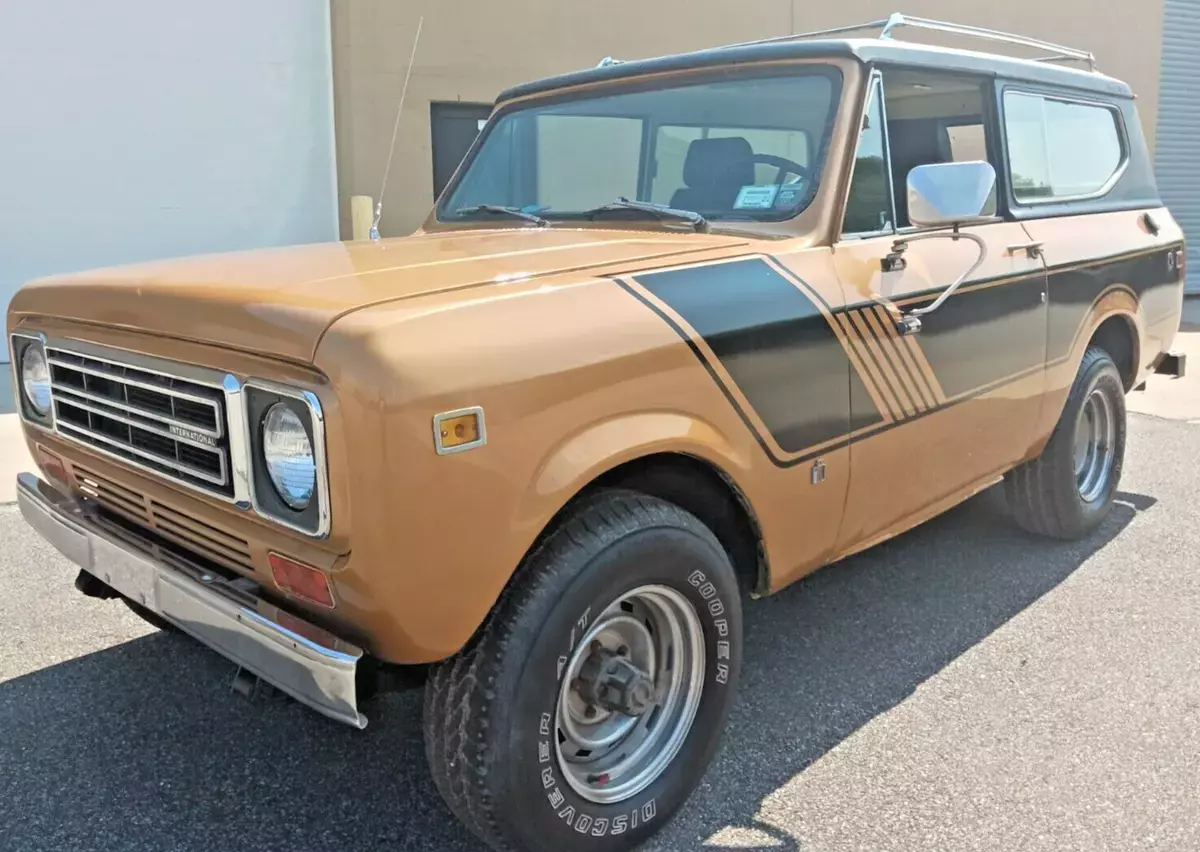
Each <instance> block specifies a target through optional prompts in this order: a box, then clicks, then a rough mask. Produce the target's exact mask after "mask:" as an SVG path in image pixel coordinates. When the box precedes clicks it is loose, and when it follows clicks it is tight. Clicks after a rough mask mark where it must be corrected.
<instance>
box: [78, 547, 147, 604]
mask: <svg viewBox="0 0 1200 852" xmlns="http://www.w3.org/2000/svg"><path fill="white" fill-rule="evenodd" d="M91 573H92V574H94V575H95V576H97V577H99V578H100V579H101V580H103V581H104V582H106V583H108V585H110V586H112V587H113V588H114V589H116V590H117V591H118V592H120V593H121V594H122V595H124V596H125V597H127V598H129V599H130V600H131V601H133V602H135V603H140V604H142V605H143V606H148V607H150V608H151V609H154V610H157V609H158V583H157V573H156V572H155V570H154V566H152V565H151V564H150V563H149V562H148V561H146V560H144V559H139V558H137V557H136V556H132V555H131V554H130V553H129V552H128V551H125V550H121V549H120V548H119V547H117V546H116V545H113V544H110V543H109V542H107V541H105V540H104V539H102V538H99V537H97V538H94V539H93V540H92V569H91Z"/></svg>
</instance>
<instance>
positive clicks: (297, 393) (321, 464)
mask: <svg viewBox="0 0 1200 852" xmlns="http://www.w3.org/2000/svg"><path fill="white" fill-rule="evenodd" d="M254 388H257V389H259V390H262V391H265V392H267V393H273V394H278V395H279V396H286V397H288V398H289V399H295V400H299V401H300V402H303V403H304V404H305V406H307V407H308V413H309V417H310V418H311V420H312V430H313V462H314V463H315V464H316V467H317V488H316V491H317V494H316V496H317V528H316V529H315V530H311V529H307V528H306V527H302V526H300V525H299V524H295V523H292V522H291V521H289V520H288V519H287V518H285V517H280V516H279V515H276V514H273V513H271V512H269V511H267V509H266V508H265V507H264V506H263V505H262V503H261V502H260V501H259V498H258V487H257V486H256V485H255V484H254V474H253V471H251V472H250V475H249V477H248V482H249V487H250V504H251V505H252V506H253V507H254V511H255V512H257V513H258V514H259V515H261V516H262V517H264V518H266V519H267V520H269V521H272V522H274V523H277V524H280V525H282V526H285V527H287V528H288V529H292V530H296V531H297V532H302V533H304V534H305V535H308V536H312V537H313V538H324V537H325V536H327V535H329V527H330V512H329V468H328V467H327V465H326V461H325V411H324V410H323V409H322V408H321V400H319V399H318V398H317V395H316V394H315V393H313V392H312V391H306V390H300V389H298V388H293V387H289V386H288V385H281V384H277V383H275V382H269V381H267V380H265V379H247V380H246V382H245V383H244V384H243V385H242V397H243V400H242V401H243V405H242V414H243V421H244V427H245V428H244V440H245V444H246V450H247V453H249V449H250V447H252V446H253V445H254V442H253V440H252V438H251V436H250V430H251V429H252V428H255V425H254V424H252V423H250V422H249V418H248V417H246V416H245V412H246V410H247V405H248V402H249V400H248V399H246V391H249V390H252V389H254Z"/></svg>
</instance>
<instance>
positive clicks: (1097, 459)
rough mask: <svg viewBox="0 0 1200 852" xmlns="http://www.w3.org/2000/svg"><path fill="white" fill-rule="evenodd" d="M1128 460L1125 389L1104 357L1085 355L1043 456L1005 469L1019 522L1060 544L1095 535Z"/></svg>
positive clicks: (1098, 352)
mask: <svg viewBox="0 0 1200 852" xmlns="http://www.w3.org/2000/svg"><path fill="white" fill-rule="evenodd" d="M1124 462H1125V386H1124V384H1123V383H1122V381H1121V374H1120V372H1119V371H1118V370H1117V366H1116V364H1115V363H1113V360H1112V358H1111V357H1110V356H1109V354H1108V353H1107V352H1106V351H1104V350H1103V349H1100V348H1098V347H1092V348H1090V349H1088V350H1087V352H1086V353H1085V354H1084V356H1083V362H1082V363H1081V364H1080V365H1079V372H1078V374H1077V375H1076V377H1075V383H1074V384H1073V385H1072V386H1071V392H1070V394H1069V395H1068V397H1067V402H1066V405H1065V406H1064V407H1063V412H1062V415H1061V416H1060V417H1059V420H1058V424H1057V425H1056V426H1055V427H1054V433H1053V434H1052V435H1051V436H1050V441H1049V442H1048V443H1047V444H1046V447H1045V449H1043V450H1042V454H1041V455H1040V456H1038V457H1037V458H1036V459H1033V460H1032V461H1029V462H1026V463H1025V464H1023V465H1021V466H1020V467H1017V468H1015V469H1014V470H1012V471H1010V472H1009V473H1008V475H1007V476H1005V479H1004V490H1005V494H1006V496H1007V498H1008V504H1009V507H1010V508H1011V509H1012V513H1013V517H1014V519H1015V520H1016V522H1017V524H1018V525H1020V526H1021V527H1022V528H1024V529H1025V530H1027V531H1029V532H1032V533H1036V534H1038V535H1044V536H1048V537H1051V538H1059V539H1068V540H1070V539H1078V538H1082V537H1083V536H1085V535H1087V534H1088V533H1090V532H1092V531H1093V530H1094V529H1096V527H1098V526H1100V524H1101V523H1102V522H1103V521H1104V519H1105V518H1106V517H1107V516H1108V513H1109V511H1110V510H1111V509H1112V504H1113V497H1114V496H1115V495H1116V493H1117V486H1118V485H1119V484H1120V481H1121V469H1122V467H1123V465H1124Z"/></svg>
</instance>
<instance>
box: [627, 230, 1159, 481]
mask: <svg viewBox="0 0 1200 852" xmlns="http://www.w3.org/2000/svg"><path fill="white" fill-rule="evenodd" d="M1176 248H1177V246H1175V245H1172V246H1166V247H1159V248H1156V249H1155V250H1153V251H1142V252H1138V253H1128V252H1127V253H1123V254H1120V255H1114V256H1113V257H1111V258H1102V259H1097V260H1095V261H1091V262H1089V263H1086V264H1074V265H1069V266H1068V265H1064V266H1061V267H1057V268H1055V267H1052V268H1051V269H1050V270H1048V280H1047V289H1048V291H1049V300H1048V302H1049V304H1048V305H1046V306H1045V313H1042V298H1041V292H1042V287H1043V280H1042V278H1041V276H1040V275H1037V274H1034V275H1030V274H1028V273H1023V274H1022V275H1018V276H1013V278H1012V279H1011V280H1008V279H986V280H980V281H973V282H971V283H969V284H967V285H966V286H965V287H963V288H962V290H960V291H959V293H958V294H957V295H956V296H955V298H953V299H951V300H949V301H948V302H947V303H946V304H945V305H943V306H942V308H941V309H939V310H938V311H937V312H935V313H933V314H930V315H928V316H927V317H926V318H925V323H924V326H925V327H924V328H923V330H922V331H921V333H920V334H919V335H918V336H917V338H916V339H914V338H912V337H900V336H899V335H898V334H896V333H895V332H894V330H893V327H892V326H891V324H890V323H891V318H890V316H889V314H888V309H885V308H884V307H883V306H882V305H880V304H878V303H875V302H866V303H860V304H855V305H850V306H847V307H844V308H839V309H831V308H830V307H829V305H828V304H827V303H826V302H825V301H824V299H822V298H821V296H820V294H819V293H818V292H816V291H815V290H812V288H810V287H809V286H808V285H807V284H805V283H804V282H803V281H801V280H800V279H798V278H795V276H793V275H792V274H791V273H790V272H785V270H784V268H783V267H782V266H780V265H779V264H778V262H777V261H775V259H774V258H771V257H765V258H764V257H748V258H743V259H738V260H734V261H722V262H717V263H713V264H709V265H706V266H695V267H685V268H676V269H666V270H661V271H650V272H644V273H639V274H637V275H635V276H633V277H632V279H631V280H632V282H633V283H634V284H635V285H636V286H631V285H630V283H628V282H627V281H624V280H621V279H619V278H616V279H614V281H615V283H617V284H618V285H619V286H621V287H622V288H623V289H624V290H625V291H626V292H628V293H629V294H630V295H632V296H633V297H634V298H636V299H637V300H638V301H639V302H641V303H642V304H644V305H645V306H646V307H648V308H649V309H650V310H651V311H653V312H654V313H655V314H656V315H657V316H659V317H660V318H661V319H662V320H663V321H664V322H666V323H667V324H668V325H669V326H670V327H671V329H672V330H673V331H674V332H675V333H676V334H677V335H679V337H680V338H682V339H683V341H684V342H685V343H687V345H688V347H689V348H690V349H691V351H692V353H693V354H694V355H695V356H696V358H697V359H698V360H699V361H700V363H701V364H702V365H703V366H704V368H705V370H706V371H707V373H708V375H709V376H710V377H711V378H712V379H713V381H714V382H715V383H716V384H717V386H718V387H719V388H720V390H721V392H722V393H723V395H724V396H725V398H726V399H727V400H728V401H729V403H730V405H732V406H733V408H734V409H735V411H736V412H737V413H738V415H739V417H740V419H741V420H742V422H743V423H744V424H745V425H746V427H747V428H748V429H749V430H750V432H751V434H752V435H754V437H755V439H756V441H757V442H758V444H759V445H760V446H761V447H762V449H763V451H764V452H765V453H766V454H767V456H768V457H769V458H770V459H771V460H772V461H773V462H774V463H775V464H776V465H778V466H781V467H790V466H792V465H796V464H800V463H802V462H805V461H809V460H811V459H813V458H816V457H817V456H819V455H821V454H822V453H827V452H830V451H832V450H835V449H839V448H841V447H845V446H847V445H848V444H849V443H850V442H851V435H853V436H854V438H853V440H862V439H864V438H866V437H869V436H871V435H876V434H879V433H881V432H884V431H886V430H889V429H892V428H895V427H896V426H900V425H903V424H906V423H910V422H912V421H913V420H916V419H920V418H922V417H925V416H927V415H929V414H933V413H935V412H938V411H942V410H944V409H946V408H948V407H950V406H952V405H955V404H957V403H960V402H966V401H968V400H970V399H974V398H975V397H978V396H981V395H983V394H986V393H988V392H990V391H993V390H996V389H998V388H1000V387H1002V386H1004V385H1006V384H1010V383H1012V382H1015V381H1018V380H1020V379H1022V378H1025V377H1027V376H1030V375H1032V374H1034V373H1036V372H1038V371H1039V370H1041V369H1043V366H1042V365H1043V364H1045V363H1050V364H1053V363H1056V362H1057V361H1061V360H1063V359H1064V358H1065V357H1066V354H1069V352H1070V351H1072V348H1073V346H1074V343H1075V342H1076V340H1077V338H1078V335H1079V333H1080V332H1081V331H1082V329H1083V323H1084V320H1085V318H1086V316H1087V314H1088V313H1089V312H1090V310H1091V307H1092V306H1094V305H1095V303H1096V301H1097V300H1099V299H1100V298H1101V297H1102V296H1103V295H1104V294H1105V293H1108V292H1112V291H1113V290H1115V289H1118V288H1119V289H1124V290H1126V291H1128V292H1130V293H1131V295H1133V296H1134V297H1135V298H1136V299H1138V300H1139V301H1140V302H1141V303H1142V307H1143V309H1144V310H1145V311H1146V313H1147V314H1154V311H1153V310H1152V308H1160V309H1161V310H1160V311H1159V312H1160V313H1164V315H1165V314H1167V313H1170V312H1171V311H1172V310H1174V309H1175V305H1174V301H1175V299H1176V298H1177V297H1178V292H1177V291H1178V290H1179V288H1180V287H1181V286H1182V282H1181V281H1180V280H1179V276H1178V273H1177V271H1176V270H1175V269H1173V268H1171V267H1170V266H1169V264H1168V263H1167V257H1166V256H1167V255H1168V254H1169V253H1171V252H1173V251H1174V250H1175V249H1176ZM940 292H941V290H932V291H930V292H928V293H925V292H922V293H915V294H910V295H908V296H906V297H904V298H903V299H902V300H901V304H903V305H904V306H905V307H916V306H918V305H921V304H923V303H927V302H929V301H932V299H933V298H934V297H935V296H936V295H937V294H938V293H940ZM646 294H649V295H650V296H651V297H652V298H648V297H647V295H646ZM656 300H657V303H656ZM658 303H661V304H662V305H665V306H666V307H667V308H669V311H670V312H668V311H665V310H663V309H662V308H661V307H660V304H658ZM1159 303H1161V304H1159ZM818 305H820V308H824V313H822V311H821V309H820V308H818ZM671 312H673V314H674V316H673V315H672V313H671ZM676 316H678V317H679V319H680V320H682V324H681V322H680V321H678V320H677V319H676ZM827 317H828V319H827ZM1047 323H1048V325H1047ZM689 327H690V328H689ZM835 328H836V329H837V331H840V332H841V338H842V340H839V335H838V333H837V332H836V331H835ZM697 339H698V340H699V341H700V342H701V343H702V344H703V348H702V346H701V345H700V343H698V342H697ZM964 340H966V341H969V343H970V345H969V346H968V347H967V349H966V350H965V351H964V347H963V341H964ZM843 341H844V344H843ZM848 352H849V354H848ZM851 357H853V358H855V359H857V362H858V364H861V365H862V371H861V372H860V368H859V367H858V366H856V364H855V363H854V362H852V360H851ZM847 376H848V377H849V385H850V386H849V393H847V386H846V377H847ZM868 386H869V387H870V389H871V390H873V393H869V392H868ZM743 400H744V401H745V403H746V404H748V406H749V409H750V410H749V411H747V409H746V405H744V404H743ZM759 423H761V424H762V425H763V426H765V428H766V433H767V434H765V435H764V434H763V433H762V430H761V429H760V428H759V426H758V424H759ZM813 448H817V449H816V450H814V449H813ZM780 451H782V452H780Z"/></svg>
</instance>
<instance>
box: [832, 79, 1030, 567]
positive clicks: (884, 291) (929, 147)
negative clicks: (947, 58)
mask: <svg viewBox="0 0 1200 852" xmlns="http://www.w3.org/2000/svg"><path fill="white" fill-rule="evenodd" d="M897 76H898V79H897V80H896V84H895V87H894V89H892V88H889V86H888V74H887V72H885V73H884V75H883V76H882V78H880V77H879V75H878V74H877V75H876V77H875V80H874V82H873V84H872V85H873V90H872V95H871V101H870V103H869V105H868V112H867V114H866V120H865V121H864V127H863V129H862V131H861V133H862V137H861V139H860V143H859V151H858V156H857V160H856V166H855V175H854V177H853V179H852V182H851V186H850V190H849V196H848V199H847V211H846V221H845V226H844V233H843V235H842V238H841V239H840V240H839V241H838V242H837V243H836V244H835V245H834V251H833V257H834V264H835V267H836V270H837V274H838V277H839V280H840V281H841V284H842V288H843V291H844V293H845V298H846V303H847V307H846V309H845V310H843V311H841V312H840V313H839V314H838V316H837V322H838V323H839V325H840V331H841V333H842V334H844V335H845V339H846V341H847V346H848V347H849V348H850V349H851V350H852V351H853V353H854V354H855V355H856V356H857V360H858V368H859V370H860V372H861V373H862V375H863V379H864V383H865V384H866V386H867V389H868V392H869V396H870V399H869V400H868V399H859V400H857V403H856V402H855V401H853V400H852V406H853V405H855V404H857V405H860V406H866V405H874V406H875V407H876V408H877V409H878V410H879V411H880V412H881V413H883V414H884V421H885V422H884V424H883V425H882V426H881V427H880V428H879V429H877V430H876V431H875V432H873V433H871V434H868V435H865V436H862V437H861V438H859V439H857V440H856V441H855V443H854V444H853V445H852V446H851V454H850V458H851V461H850V468H851V471H850V487H849V494H848V497H847V504H846V515H845V519H844V521H843V524H842V529H841V534H840V541H839V545H838V549H839V552H849V551H853V550H858V549H860V548H861V547H864V546H869V545H870V544H873V543H875V542H877V541H880V540H882V539H884V538H887V537H889V536H891V535H893V534H895V533H897V532H900V531H903V530H904V529H907V528H908V527H909V526H912V525H913V524H915V523H919V522H920V521H922V520H924V519H925V518H927V517H929V516H931V515H933V514H936V513H937V512H938V511H941V510H942V509H944V508H946V507H947V506H949V505H951V504H953V503H954V502H956V501H957V500H959V499H961V498H962V497H963V496H964V492H966V491H969V490H970V489H972V488H975V487H981V486H983V485H985V484H987V483H989V482H990V481H991V479H992V478H993V477H995V476H998V475H999V474H1001V473H1002V472H1003V471H1004V470H1005V469H1007V468H1008V467H1011V466H1012V465H1013V464H1014V463H1016V462H1017V461H1019V460H1020V459H1022V458H1023V457H1024V456H1025V454H1026V452H1027V451H1028V450H1029V448H1030V446H1031V445H1032V442H1033V439H1034V431H1035V428H1036V424H1037V421H1038V414H1039V411H1040V408H1041V402H1042V395H1043V392H1044V384H1045V360H1046V303H1045V295H1046V275H1045V271H1044V268H1043V264H1042V261H1041V260H1040V259H1038V258H1036V257H1030V256H1029V253H1028V252H1027V251H1026V250H1025V249H1024V246H1026V245H1028V244H1029V243H1030V239H1029V237H1028V235H1027V234H1026V233H1025V230H1024V228H1023V227H1022V226H1021V225H1020V224H1019V223H1016V222H1004V221H1001V220H999V219H997V220H996V221H994V222H989V223H985V224H982V225H977V226H973V227H970V228H966V229H964V230H967V231H970V232H971V233H973V234H977V235H978V236H979V237H980V238H982V239H983V241H984V243H985V245H986V246H987V257H986V259H985V260H984V262H983V265H982V266H981V267H980V268H979V269H977V270H976V271H975V273H974V274H973V275H972V276H971V279H970V280H968V281H966V282H964V283H963V285H962V286H961V287H960V289H959V290H957V291H956V292H955V294H954V295H952V296H951V297H950V298H949V299H947V300H946V302H944V303H943V304H942V305H941V307H939V308H938V309H937V310H936V311H934V312H933V313H930V314H927V315H925V316H923V317H922V329H921V330H920V331H919V332H916V333H913V334H908V335H901V334H900V333H899V332H898V331H897V329H896V324H895V317H896V316H897V315H898V313H899V312H900V311H903V310H911V309H912V308H916V307H923V306H925V305H928V304H930V303H932V302H933V300H934V299H935V298H936V297H937V296H938V295H939V294H940V293H941V292H942V291H943V290H945V289H946V288H947V287H949V286H950V285H951V284H952V283H953V282H954V281H955V280H956V279H957V278H958V277H959V276H961V275H962V274H963V273H964V272H966V270H968V269H969V268H970V267H971V266H972V265H973V264H974V263H975V261H976V259H977V258H978V256H979V248H978V247H977V246H976V244H975V243H973V242H971V241H968V240H957V241H954V240H950V239H933V240H922V241H918V242H913V243H910V244H909V246H908V249H907V250H906V252H905V253H904V259H905V262H906V265H905V267H904V268H903V269H901V270H897V271H891V272H885V271H884V266H885V264H884V260H885V258H886V257H887V256H888V255H889V254H890V253H891V252H892V246H893V243H894V242H895V241H896V239H897V236H898V232H899V236H903V235H904V234H905V233H911V232H912V231H914V230H915V229H913V228H911V227H909V226H908V222H907V214H906V210H905V209H904V204H903V201H902V200H901V199H900V198H898V193H900V192H902V191H903V189H904V188H905V186H906V178H907V172H908V171H909V170H911V169H912V168H914V167H915V166H917V165H922V164H924V163H925V162H949V161H953V160H955V159H958V160H977V159H985V158H987V151H988V150H995V149H994V148H992V147H990V146H987V147H986V148H985V144H986V143H987V140H986V139H985V138H984V133H985V128H986V127H987V125H988V123H987V121H986V119H985V117H984V115H983V108H982V103H983V99H984V97H985V94H986V91H987V90H988V89H987V84H986V83H983V82H980V81H973V80H969V79H968V80H955V79H954V78H953V77H946V76H942V75H938V76H936V77H935V76H932V75H921V77H928V78H929V79H913V78H914V77H916V76H917V75H916V74H913V73H905V74H904V75H903V76H900V75H897ZM972 90H973V91H975V92H976V95H975V96H972V95H971V92H972ZM892 93H894V94H895V95H896V97H895V98H893V97H892V96H891V94H892ZM926 93H928V94H932V95H934V96H936V100H935V99H933V98H923V97H922V95H923V94H926ZM974 97H977V98H978V103H979V114H978V115H977V116H976V114H975V113H974V112H972V110H973V109H974V104H975V100H974ZM937 104H941V105H945V106H947V107H948V108H950V109H952V110H953V114H951V115H947V116H944V117H942V118H940V119H939V118H938V117H937V116H936V115H934V116H933V118H932V120H931V119H930V113H931V112H935V106H936V105H937ZM889 111H891V112H892V113H893V115H892V116H889V115H888V113H889ZM896 112H899V113H900V115H901V116H902V117H900V118H897V117H896V116H895V115H894V113H896ZM907 115H914V116H920V117H921V118H920V119H908V118H906V117H903V116H907ZM972 120H974V121H975V124H974V125H967V124H962V123H959V124H950V123H949V122H964V121H972ZM908 121H918V122H919V123H917V124H912V125H909V124H906V122H908ZM951 127H953V128H966V129H965V130H962V129H960V130H958V132H957V133H953V134H951V133H946V130H947V129H948V128H951ZM947 136H949V137H950V139H949V141H950V144H949V145H945V144H943V143H944V142H945V141H946V137H947ZM955 136H957V137H958V138H959V139H968V140H971V141H972V142H974V145H971V144H961V145H957V146H956V145H954V144H953V141H954V137H955ZM956 149H957V150H956ZM956 153H957V156H956ZM993 165H995V163H994V162H993ZM889 172H891V174H890V175H889ZM999 172H1000V169H999V168H997V173H999ZM894 223H898V224H899V228H897V227H895V224H894ZM876 225H877V227H875V228H874V230H864V228H871V227H872V226H876Z"/></svg>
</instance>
